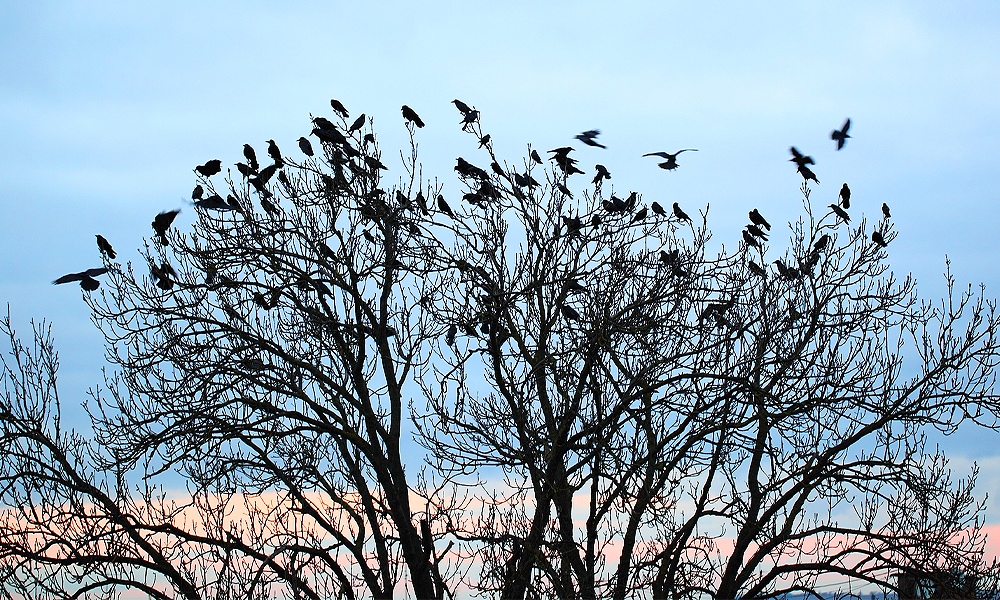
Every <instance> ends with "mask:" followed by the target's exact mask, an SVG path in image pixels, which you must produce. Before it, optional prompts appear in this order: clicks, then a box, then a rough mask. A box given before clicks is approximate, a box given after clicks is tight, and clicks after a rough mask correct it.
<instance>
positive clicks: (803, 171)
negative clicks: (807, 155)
mask: <svg viewBox="0 0 1000 600" xmlns="http://www.w3.org/2000/svg"><path fill="white" fill-rule="evenodd" d="M799 175H802V179H804V180H806V181H809V180H810V179H812V180H813V181H815V182H816V183H819V179H816V174H815V173H813V172H812V169H810V168H809V167H805V166H803V167H799Z"/></svg>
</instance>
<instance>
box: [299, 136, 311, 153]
mask: <svg viewBox="0 0 1000 600" xmlns="http://www.w3.org/2000/svg"><path fill="white" fill-rule="evenodd" d="M299 150H301V151H302V154H305V155H306V156H312V155H313V146H312V144H311V143H309V140H308V139H307V138H305V137H300V138H299Z"/></svg>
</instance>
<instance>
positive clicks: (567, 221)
mask: <svg viewBox="0 0 1000 600" xmlns="http://www.w3.org/2000/svg"><path fill="white" fill-rule="evenodd" d="M559 218H560V219H562V222H563V225H565V226H566V233H568V234H570V235H574V234H577V233H579V232H580V229H582V228H583V221H581V220H580V217H567V216H566V215H559Z"/></svg>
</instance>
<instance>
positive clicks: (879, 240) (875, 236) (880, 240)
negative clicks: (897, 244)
mask: <svg viewBox="0 0 1000 600" xmlns="http://www.w3.org/2000/svg"><path fill="white" fill-rule="evenodd" d="M872 241H873V242H875V243H876V244H878V245H879V246H882V247H883V248H885V247H886V246H888V245H889V244H888V242H886V241H885V238H884V237H882V234H881V232H878V231H873V232H872Z"/></svg>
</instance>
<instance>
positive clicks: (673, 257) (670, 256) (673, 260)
mask: <svg viewBox="0 0 1000 600" xmlns="http://www.w3.org/2000/svg"><path fill="white" fill-rule="evenodd" d="M680 256H681V251H680V249H679V248H674V249H673V250H671V251H670V252H667V251H666V250H660V262H662V263H663V264H665V265H667V266H676V265H677V262H678V259H680Z"/></svg>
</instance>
